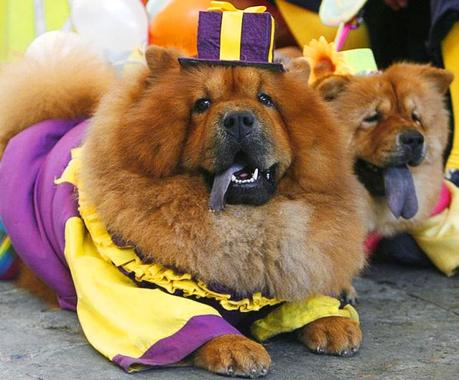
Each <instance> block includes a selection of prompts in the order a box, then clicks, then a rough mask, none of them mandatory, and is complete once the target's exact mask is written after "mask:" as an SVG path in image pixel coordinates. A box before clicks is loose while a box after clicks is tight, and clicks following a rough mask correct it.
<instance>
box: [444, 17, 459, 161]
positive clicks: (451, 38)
mask: <svg viewBox="0 0 459 380" xmlns="http://www.w3.org/2000/svg"><path fill="white" fill-rule="evenodd" d="M442 52H443V63H444V64H445V68H446V69H448V70H450V71H451V72H453V73H454V75H455V77H456V79H455V80H454V81H453V83H451V87H450V92H451V101H452V104H453V112H454V139H453V147H452V149H451V153H450V155H449V158H448V162H447V164H446V168H447V169H459V80H458V78H459V22H456V23H455V24H454V25H453V27H452V28H451V30H450V32H449V33H448V35H447V36H446V38H445V39H444V41H443V45H442Z"/></svg>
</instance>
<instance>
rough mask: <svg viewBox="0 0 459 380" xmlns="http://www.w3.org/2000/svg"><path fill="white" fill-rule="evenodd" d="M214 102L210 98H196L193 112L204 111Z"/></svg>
mask: <svg viewBox="0 0 459 380" xmlns="http://www.w3.org/2000/svg"><path fill="white" fill-rule="evenodd" d="M211 104H212V102H211V101H210V99H209V98H201V99H198V100H196V102H195V103H194V106H193V112H197V113H202V112H205V111H207V110H208V109H209V107H210V105H211Z"/></svg>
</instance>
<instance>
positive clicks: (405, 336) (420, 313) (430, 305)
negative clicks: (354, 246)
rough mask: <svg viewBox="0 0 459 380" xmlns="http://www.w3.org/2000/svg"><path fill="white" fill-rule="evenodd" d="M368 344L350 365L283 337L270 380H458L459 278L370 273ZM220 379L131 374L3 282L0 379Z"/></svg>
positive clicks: (178, 373)
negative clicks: (124, 371)
mask: <svg viewBox="0 0 459 380" xmlns="http://www.w3.org/2000/svg"><path fill="white" fill-rule="evenodd" d="M356 288H357V290H358V291H359V294H360V304H359V307H358V309H359V312H360V317H361V323H362V328H363V332H364V344H363V345H362V348H361V351H360V353H359V354H358V355H357V356H355V357H353V358H337V357H326V356H318V355H314V354H312V353H309V352H308V351H307V350H306V349H304V348H303V347H302V346H300V345H299V344H297V343H296V342H293V341H291V340H288V339H286V338H282V339H277V340H275V341H273V342H270V343H269V344H268V345H267V347H268V350H269V352H270V353H271V356H272V359H273V366H272V369H271V372H270V374H269V375H268V377H267V379H268V380H270V379H286V380H287V379H390V380H397V379H413V380H414V379H415V380H423V379H429V380H430V379H439V380H449V379H458V378H459V277H456V278H452V279H447V278H445V277H444V276H442V275H440V274H438V273H437V272H436V271H434V270H433V269H432V270H429V269H411V268H406V267H397V266H393V265H389V264H378V265H375V266H373V267H372V268H371V269H370V270H369V271H368V273H366V274H365V275H363V276H362V278H360V279H358V281H357V282H356ZM147 378H148V379H150V378H151V379H169V380H174V379H213V378H217V379H221V377H216V376H213V375H211V374H208V373H206V372H204V371H201V370H197V369H192V368H170V369H153V370H150V371H146V372H143V373H138V374H135V375H127V374H125V373H123V372H122V371H121V370H120V369H118V368H117V367H115V366H114V365H112V364H111V363H110V362H108V361H107V360H105V359H104V358H103V357H102V356H100V355H99V354H97V353H96V352H95V351H94V350H93V349H92V348H91V347H90V346H89V345H88V343H87V342H86V340H85V338H84V336H83V335H82V332H81V329H80V327H79V325H78V321H77V319H76V316H75V315H74V314H73V313H71V312H65V311H60V310H51V309H49V308H47V307H46V306H44V305H43V304H42V303H41V302H40V301H39V300H37V299H36V298H34V297H32V296H31V295H29V294H27V293H26V292H24V291H22V290H19V289H16V288H15V287H14V285H13V284H10V283H0V379H8V380H10V379H11V380H22V379H45V380H48V379H51V380H60V379H66V380H71V379H84V380H92V379H97V380H99V379H104V380H105V379H131V380H140V379H147Z"/></svg>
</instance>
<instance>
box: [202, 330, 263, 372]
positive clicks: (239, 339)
mask: <svg viewBox="0 0 459 380" xmlns="http://www.w3.org/2000/svg"><path fill="white" fill-rule="evenodd" d="M193 364H194V365H195V366H196V367H200V368H204V369H206V370H208V371H211V372H215V373H218V374H221V375H227V376H244V377H251V378H255V377H260V376H265V375H266V374H267V373H268V369H269V366H270V364H271V358H270V357H269V354H268V352H267V351H266V350H265V348H264V347H263V346H262V345H261V344H259V343H256V342H254V341H252V340H250V339H248V338H246V337H244V336H242V335H236V334H235V335H231V334H229V335H222V336H219V337H217V338H214V339H212V340H211V341H209V342H207V343H206V344H204V345H203V346H202V347H201V348H200V349H199V350H198V351H197V352H196V353H195V355H194V359H193Z"/></svg>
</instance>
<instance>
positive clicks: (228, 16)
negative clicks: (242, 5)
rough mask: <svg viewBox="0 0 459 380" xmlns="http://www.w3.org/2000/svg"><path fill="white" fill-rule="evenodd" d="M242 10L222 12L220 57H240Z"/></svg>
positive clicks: (232, 58) (232, 59)
mask: <svg viewBox="0 0 459 380" xmlns="http://www.w3.org/2000/svg"><path fill="white" fill-rule="evenodd" d="M243 17H244V14H243V13H242V12H223V15H222V26H221V30H220V59H221V60H226V61H238V60H239V59H240V58H241V37H242V18H243Z"/></svg>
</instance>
